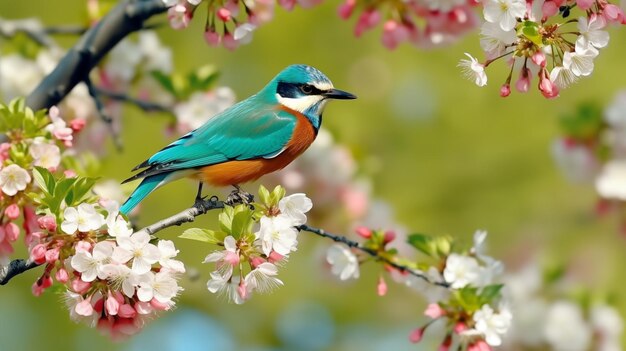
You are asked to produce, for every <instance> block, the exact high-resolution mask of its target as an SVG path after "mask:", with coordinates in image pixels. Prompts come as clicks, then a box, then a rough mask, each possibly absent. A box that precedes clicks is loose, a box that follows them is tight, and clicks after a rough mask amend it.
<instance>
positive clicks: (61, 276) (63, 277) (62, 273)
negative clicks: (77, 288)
mask: <svg viewBox="0 0 626 351" xmlns="http://www.w3.org/2000/svg"><path fill="white" fill-rule="evenodd" d="M54 279H56V280H57V281H58V282H59V283H61V284H65V283H67V282H68V281H69V280H70V275H69V274H68V273H67V270H66V269H65V268H59V269H58V270H57V272H56V274H55V275H54Z"/></svg>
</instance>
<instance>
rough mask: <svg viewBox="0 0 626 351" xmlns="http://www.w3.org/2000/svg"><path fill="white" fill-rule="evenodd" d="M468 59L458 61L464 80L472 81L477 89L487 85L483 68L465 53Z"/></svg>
mask: <svg viewBox="0 0 626 351" xmlns="http://www.w3.org/2000/svg"><path fill="white" fill-rule="evenodd" d="M465 55H466V56H467V57H468V58H469V60H467V59H462V60H461V61H459V64H458V66H459V67H461V70H462V71H463V75H464V76H465V78H467V79H469V80H471V81H474V83H476V85H478V86H479V87H483V86H485V85H487V74H486V73H485V66H484V65H483V64H481V63H480V62H478V60H477V59H476V58H474V57H473V56H472V55H470V54H468V53H465Z"/></svg>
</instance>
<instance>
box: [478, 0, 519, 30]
mask: <svg viewBox="0 0 626 351" xmlns="http://www.w3.org/2000/svg"><path fill="white" fill-rule="evenodd" d="M525 13H526V3H525V2H524V1H522V0H486V1H485V4H484V10H483V14H484V16H485V20H487V22H491V23H497V24H499V25H500V28H502V30H504V31H510V30H511V29H513V28H515V25H516V24H517V20H516V19H517V18H522V17H524V14H525Z"/></svg>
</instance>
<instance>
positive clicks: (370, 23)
mask: <svg viewBox="0 0 626 351" xmlns="http://www.w3.org/2000/svg"><path fill="white" fill-rule="evenodd" d="M379 22H380V12H378V11H377V10H375V9H369V10H366V11H363V13H361V16H359V19H358V21H357V23H356V26H355V27H354V36H356V37H360V36H361V35H363V33H364V32H365V31H367V30H370V29H372V28H374V27H376V25H377V24H378V23H379Z"/></svg>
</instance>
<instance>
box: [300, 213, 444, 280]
mask: <svg viewBox="0 0 626 351" xmlns="http://www.w3.org/2000/svg"><path fill="white" fill-rule="evenodd" d="M298 230H300V231H305V232H309V233H313V234H316V235H319V236H321V237H323V238H328V239H331V240H333V241H335V242H338V243H342V244H344V245H346V246H348V247H351V248H353V249H356V250H359V251H361V252H363V253H366V254H368V255H370V256H372V257H374V258H375V259H377V260H379V261H382V262H384V263H385V264H387V265H389V266H391V267H393V268H395V269H397V270H398V271H400V272H406V273H409V274H411V275H413V276H416V277H418V278H420V279H423V280H425V281H426V282H427V283H430V284H434V285H439V286H442V287H444V288H448V287H449V286H450V285H449V284H448V283H446V282H445V281H433V280H432V279H430V278H429V277H427V276H426V275H424V274H423V273H421V272H420V271H417V270H414V269H413V268H410V267H407V266H403V265H401V264H398V263H396V262H394V261H391V260H389V259H388V258H387V257H384V256H381V255H380V254H379V253H378V251H376V250H372V249H370V248H367V247H363V246H361V244H359V243H358V242H356V241H352V240H350V239H348V238H346V237H345V236H341V235H335V234H331V233H327V232H326V231H325V230H324V229H320V228H314V227H310V226H308V225H306V224H303V225H301V226H298Z"/></svg>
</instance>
